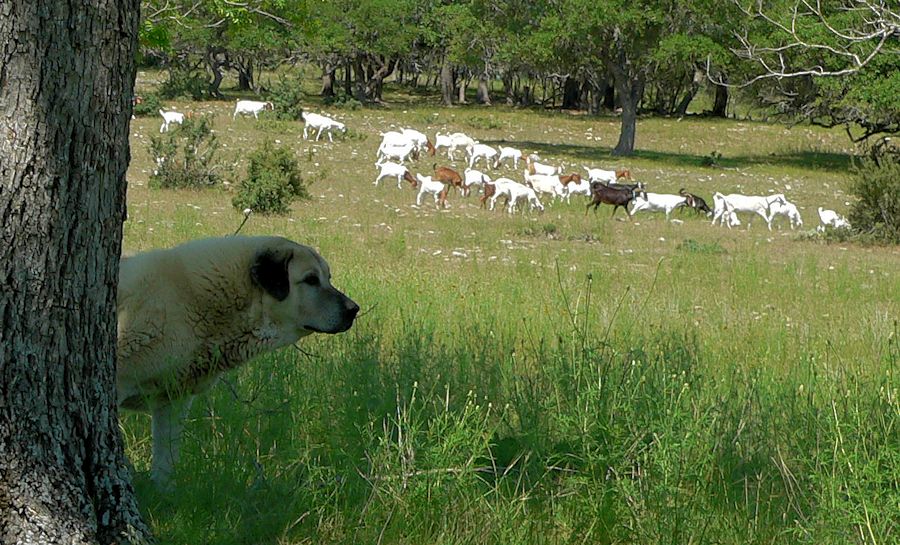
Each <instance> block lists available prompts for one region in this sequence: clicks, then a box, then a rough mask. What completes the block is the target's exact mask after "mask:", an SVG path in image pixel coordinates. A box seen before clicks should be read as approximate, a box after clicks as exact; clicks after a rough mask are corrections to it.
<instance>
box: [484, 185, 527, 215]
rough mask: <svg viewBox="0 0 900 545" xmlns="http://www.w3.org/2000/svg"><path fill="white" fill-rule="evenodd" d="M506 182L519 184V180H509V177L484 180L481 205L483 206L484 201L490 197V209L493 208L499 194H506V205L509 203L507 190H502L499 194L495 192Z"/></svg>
mask: <svg viewBox="0 0 900 545" xmlns="http://www.w3.org/2000/svg"><path fill="white" fill-rule="evenodd" d="M508 184H518V185H521V184H519V182H515V181H513V180H510V179H509V178H497V179H496V180H494V181H493V182H485V184H484V194H483V195H482V196H481V207H482V208H484V206H485V202H486V201H487V200H488V199H491V210H493V209H494V204H495V203H496V202H497V199H499V198H500V197H501V196H506V205H509V192H503V193H501V194H500V195H498V194H497V192H498V190H499V189H503V187H504V186H506V185H508Z"/></svg>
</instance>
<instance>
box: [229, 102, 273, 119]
mask: <svg viewBox="0 0 900 545" xmlns="http://www.w3.org/2000/svg"><path fill="white" fill-rule="evenodd" d="M274 109H275V105H274V104H272V103H271V102H260V101H258V100H239V101H237V104H235V105H234V113H233V114H231V120H232V121H234V118H236V117H237V114H253V117H254V119H259V112H261V111H263V110H274Z"/></svg>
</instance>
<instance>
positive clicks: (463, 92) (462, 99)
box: [457, 74, 469, 104]
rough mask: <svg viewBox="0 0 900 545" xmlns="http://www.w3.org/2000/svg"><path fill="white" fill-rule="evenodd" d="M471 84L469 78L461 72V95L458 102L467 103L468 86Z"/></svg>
mask: <svg viewBox="0 0 900 545" xmlns="http://www.w3.org/2000/svg"><path fill="white" fill-rule="evenodd" d="M468 86H469V80H468V78H466V77H465V76H464V75H462V74H460V76H459V87H458V90H459V97H458V99H457V102H459V103H460V104H466V88H467V87H468Z"/></svg>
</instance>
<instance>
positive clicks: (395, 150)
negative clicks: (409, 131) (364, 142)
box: [378, 142, 418, 163]
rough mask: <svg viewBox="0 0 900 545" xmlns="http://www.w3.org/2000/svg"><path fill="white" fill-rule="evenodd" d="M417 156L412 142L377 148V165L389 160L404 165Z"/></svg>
mask: <svg viewBox="0 0 900 545" xmlns="http://www.w3.org/2000/svg"><path fill="white" fill-rule="evenodd" d="M417 156H418V153H417V152H416V145H415V144H413V143H412V142H406V143H405V144H398V145H394V146H385V147H381V148H378V162H379V163H381V162H384V161H386V160H390V159H396V160H397V161H398V162H400V163H405V162H406V161H409V160H411V159H414V158H416V157H417Z"/></svg>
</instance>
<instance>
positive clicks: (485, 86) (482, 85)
mask: <svg viewBox="0 0 900 545" xmlns="http://www.w3.org/2000/svg"><path fill="white" fill-rule="evenodd" d="M477 98H478V102H479V103H480V104H484V105H485V106H490V105H491V88H490V79H488V75H487V74H486V73H484V72H482V73H481V76H479V78H478V94H477Z"/></svg>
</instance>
